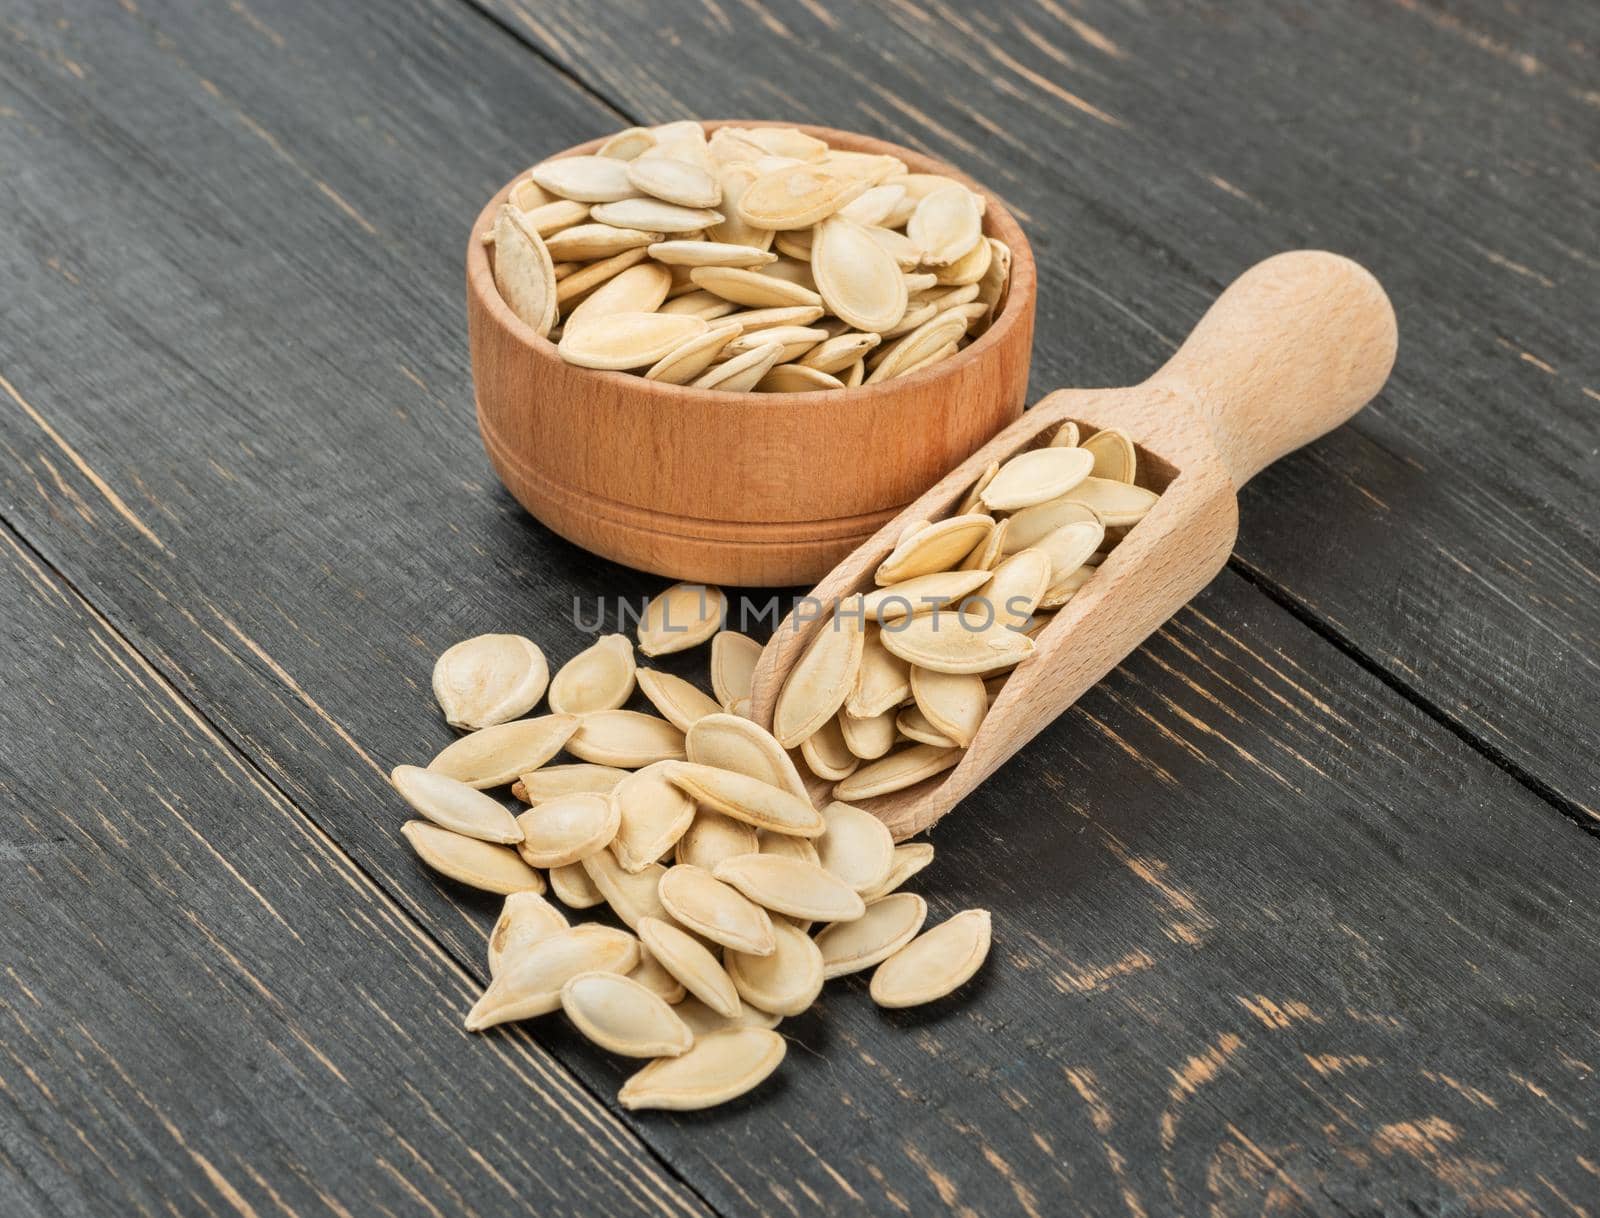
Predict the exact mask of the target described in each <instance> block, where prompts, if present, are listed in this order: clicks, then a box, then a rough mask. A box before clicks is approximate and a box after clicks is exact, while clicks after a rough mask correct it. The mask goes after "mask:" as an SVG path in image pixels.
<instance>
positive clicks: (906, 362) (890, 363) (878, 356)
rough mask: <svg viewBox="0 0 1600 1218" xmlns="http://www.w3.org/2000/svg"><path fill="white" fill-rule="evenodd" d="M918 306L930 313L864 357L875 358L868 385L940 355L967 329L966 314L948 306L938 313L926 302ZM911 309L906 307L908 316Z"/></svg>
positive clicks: (895, 328)
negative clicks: (894, 339) (924, 319)
mask: <svg viewBox="0 0 1600 1218" xmlns="http://www.w3.org/2000/svg"><path fill="white" fill-rule="evenodd" d="M921 307H922V308H924V309H926V310H928V312H929V314H930V316H929V318H928V320H927V321H925V322H923V323H922V324H921V325H919V326H918V327H917V328H916V329H914V330H912V331H911V332H910V333H909V334H907V335H906V336H905V337H904V338H902V339H900V340H899V341H898V342H895V343H891V344H890V345H889V346H887V347H880V348H879V349H878V350H877V351H875V352H874V353H873V355H872V357H871V358H869V359H868V360H867V363H869V364H873V360H876V361H877V363H876V364H873V367H872V375H871V376H869V377H867V383H868V384H869V385H870V384H874V383H876V382H878V381H887V380H892V379H893V378H895V377H897V376H903V375H904V374H905V373H907V372H909V371H911V370H912V369H913V368H915V367H916V366H917V365H918V364H920V363H922V362H923V361H924V360H927V359H931V358H932V357H933V356H936V355H939V354H940V353H941V352H942V351H943V350H944V348H945V347H946V346H948V345H949V344H950V343H952V342H955V341H956V340H957V339H959V338H960V337H961V336H962V335H963V334H965V333H966V332H967V322H966V318H964V317H962V316H961V315H960V314H959V313H958V312H957V311H956V310H954V309H949V310H946V311H945V312H942V313H941V312H940V311H939V308H938V306H937V305H933V304H928V305H923V306H921ZM910 313H911V311H910V310H907V316H908V317H909V316H910ZM899 328H900V327H892V328H891V329H890V330H888V331H886V332H885V333H884V337H885V338H888V337H889V335H890V334H893V333H898V332H899Z"/></svg>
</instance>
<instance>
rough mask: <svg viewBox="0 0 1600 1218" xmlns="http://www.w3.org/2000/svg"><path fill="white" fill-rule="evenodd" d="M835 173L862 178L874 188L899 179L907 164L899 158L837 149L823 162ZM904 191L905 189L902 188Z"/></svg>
mask: <svg viewBox="0 0 1600 1218" xmlns="http://www.w3.org/2000/svg"><path fill="white" fill-rule="evenodd" d="M821 163H822V164H823V165H824V166H826V167H827V168H828V169H830V170H832V171H833V172H834V173H839V174H844V175H845V176H846V177H852V178H862V179H863V180H865V181H868V182H871V183H872V184H873V185H874V186H877V185H879V184H881V183H883V182H884V181H885V180H886V179H888V178H892V177H898V176H899V175H901V174H903V173H905V171H906V163H905V162H904V161H902V160H901V159H900V158H899V157H897V156H888V155H884V154H879V153H876V152H851V151H849V150H848V149H843V148H836V149H834V150H832V151H831V152H829V153H828V155H827V156H825V157H823V158H822V162H821ZM901 189H902V191H903V190H904V187H902V188H901Z"/></svg>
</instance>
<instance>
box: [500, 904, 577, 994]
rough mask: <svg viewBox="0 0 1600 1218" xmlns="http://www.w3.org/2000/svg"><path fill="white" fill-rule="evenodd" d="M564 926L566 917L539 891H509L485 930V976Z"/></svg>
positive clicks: (565, 925)
mask: <svg viewBox="0 0 1600 1218" xmlns="http://www.w3.org/2000/svg"><path fill="white" fill-rule="evenodd" d="M566 929H567V920H566V918H564V917H562V916H561V911H560V910H559V909H557V908H556V907H555V906H554V905H552V904H550V902H549V901H547V900H545V899H544V897H543V896H542V895H540V894H539V893H537V892H514V893H512V894H511V895H510V896H508V897H507V898H506V903H505V904H504V905H503V906H501V908H500V917H499V918H498V919H497V920H496V921H495V924H494V929H493V930H491V931H490V932H489V976H490V977H496V976H498V975H499V974H500V972H501V970H502V969H503V968H504V967H505V965H506V963H507V961H509V962H511V963H513V964H515V963H516V961H517V960H518V959H520V958H521V957H522V955H523V953H525V952H526V951H527V950H528V948H530V947H532V946H533V945H534V944H535V943H537V942H539V941H540V940H541V939H547V938H549V937H550V936H551V935H553V934H555V933H556V932H557V931H561V930H566Z"/></svg>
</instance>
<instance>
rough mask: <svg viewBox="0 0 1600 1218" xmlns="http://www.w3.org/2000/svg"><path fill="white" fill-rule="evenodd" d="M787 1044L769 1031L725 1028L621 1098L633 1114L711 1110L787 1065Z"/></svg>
mask: <svg viewBox="0 0 1600 1218" xmlns="http://www.w3.org/2000/svg"><path fill="white" fill-rule="evenodd" d="M784 1048H785V1045H784V1039H783V1037H781V1036H779V1035H778V1034H777V1033H776V1032H773V1031H771V1030H770V1029H767V1028H725V1029H723V1030H721V1031H717V1032H710V1033H707V1034H706V1035H704V1036H701V1037H699V1038H697V1039H696V1040H695V1042H694V1048H692V1049H690V1050H689V1051H688V1052H687V1053H685V1054H683V1056H681V1057H663V1058H658V1059H657V1060H656V1061H653V1062H651V1063H650V1064H649V1065H648V1066H646V1067H645V1068H644V1069H643V1070H640V1071H639V1072H638V1073H637V1074H635V1075H634V1076H633V1077H632V1078H630V1079H629V1080H628V1081H627V1082H625V1083H624V1084H622V1090H621V1091H619V1092H618V1093H617V1102H618V1103H619V1104H621V1105H622V1106H623V1107H624V1108H627V1109H629V1110H630V1111H632V1110H635V1109H640V1108H666V1109H671V1110H674V1111H679V1112H686V1111H692V1110H695V1109H700V1108H712V1107H715V1106H716V1105H717V1104H725V1103H727V1102H728V1101H729V1100H733V1099H737V1098H738V1097H739V1096H741V1095H744V1094H745V1093H746V1092H748V1091H750V1090H752V1089H753V1088H755V1087H756V1086H758V1085H760V1083H762V1082H763V1081H764V1080H765V1079H766V1078H767V1076H768V1075H769V1074H771V1073H772V1072H773V1071H774V1070H776V1069H777V1068H778V1064H779V1063H780V1062H781V1061H783V1053H784Z"/></svg>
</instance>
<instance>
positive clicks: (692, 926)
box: [657, 863, 777, 956]
mask: <svg viewBox="0 0 1600 1218" xmlns="http://www.w3.org/2000/svg"><path fill="white" fill-rule="evenodd" d="M657 895H658V896H659V898H660V901H661V904H662V905H663V906H665V907H666V910H667V913H668V914H670V915H671V916H672V918H673V919H674V920H675V921H677V922H678V923H680V924H681V925H683V926H684V927H687V928H688V929H689V930H692V931H694V932H695V933H696V934H698V935H702V936H704V937H705V938H707V939H710V940H711V941H712V942H713V943H720V944H722V945H723V946H724V947H731V948H733V949H734V951H742V952H749V953H750V954H751V955H754V956H767V955H771V954H772V952H773V951H774V950H776V946H777V944H776V941H775V940H774V939H773V935H772V919H771V918H769V917H768V916H767V911H766V910H764V909H762V908H761V906H759V905H757V904H755V903H754V902H753V901H751V900H749V899H748V898H747V897H745V896H744V895H743V894H741V893H740V892H739V891H738V890H737V889H735V888H733V887H732V886H731V885H729V884H725V883H723V882H722V881H721V880H719V879H717V878H716V877H715V876H714V875H712V873H711V872H709V871H705V870H702V869H701V868H699V867H695V866H691V865H689V864H684V863H679V864H677V865H675V866H672V867H669V868H667V870H666V873H665V874H664V875H662V877H661V881H660V887H659V889H658V891H657Z"/></svg>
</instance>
